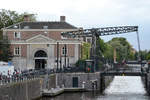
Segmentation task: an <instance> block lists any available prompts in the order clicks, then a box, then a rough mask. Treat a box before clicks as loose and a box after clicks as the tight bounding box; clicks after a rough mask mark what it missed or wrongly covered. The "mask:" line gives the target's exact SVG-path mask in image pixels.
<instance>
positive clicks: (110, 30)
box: [61, 26, 140, 69]
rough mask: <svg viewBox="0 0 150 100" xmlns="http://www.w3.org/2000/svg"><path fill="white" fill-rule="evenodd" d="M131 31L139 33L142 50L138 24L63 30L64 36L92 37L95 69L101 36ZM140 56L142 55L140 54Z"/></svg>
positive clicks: (92, 55)
mask: <svg viewBox="0 0 150 100" xmlns="http://www.w3.org/2000/svg"><path fill="white" fill-rule="evenodd" d="M129 32H136V33H137V40H138V48H139V51H140V42H139V35H138V26H118V27H104V28H92V29H79V30H78V31H69V32H62V33H61V34H62V36H63V37H67V38H80V37H92V44H91V59H92V60H94V62H95V63H94V69H95V68H96V62H97V61H96V59H97V55H96V47H97V43H96V41H97V40H98V38H99V37H100V36H107V35H117V34H124V33H129ZM139 58H140V56H139Z"/></svg>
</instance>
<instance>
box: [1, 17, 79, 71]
mask: <svg viewBox="0 0 150 100" xmlns="http://www.w3.org/2000/svg"><path fill="white" fill-rule="evenodd" d="M43 23H44V24H46V25H47V27H49V28H51V27H54V29H49V28H48V29H40V27H43ZM43 23H41V22H36V23H32V22H31V23H30V22H29V23H26V22H25V23H24V22H22V23H21V24H20V25H18V26H21V25H22V26H21V27H24V26H23V25H24V24H27V25H28V24H29V25H31V26H29V27H30V28H29V29H23V28H19V29H13V26H10V27H8V28H5V29H3V35H7V36H8V39H9V40H10V42H11V46H10V49H11V52H12V56H13V59H12V62H13V64H14V66H15V68H16V69H19V70H24V69H34V68H35V67H36V66H41V65H39V61H41V64H42V67H43V66H44V68H50V69H51V68H56V66H57V65H56V64H57V63H56V59H57V43H58V42H59V60H61V59H62V65H61V66H64V63H65V62H64V61H65V60H64V55H62V48H63V47H64V45H65V44H66V47H67V55H66V56H67V59H69V60H68V62H66V64H67V65H72V64H74V63H76V62H77V60H79V58H80V44H81V42H80V41H79V40H74V39H62V36H61V32H63V31H68V30H70V31H71V30H72V31H73V30H77V29H76V28H75V27H74V26H71V25H70V24H68V23H66V22H65V19H64V20H63V21H60V22H57V23H55V22H52V23H50V22H48V23H46V22H43ZM53 24H54V25H53ZM40 25H41V26H40ZM52 25H53V26H52ZM56 26H57V27H56ZM32 27H33V28H34V29H32ZM37 27H38V28H39V29H38V28H37ZM35 28H36V29H35ZM14 32H17V33H20V35H19V37H20V38H15V35H14ZM17 47H19V50H20V51H19V50H18V51H19V53H21V54H20V55H15V54H16V52H15V48H17ZM38 51H43V52H45V53H46V54H47V56H46V57H35V53H37V52H38ZM14 52H15V53H14ZM39 59H40V60H39ZM43 61H44V62H45V63H43Z"/></svg>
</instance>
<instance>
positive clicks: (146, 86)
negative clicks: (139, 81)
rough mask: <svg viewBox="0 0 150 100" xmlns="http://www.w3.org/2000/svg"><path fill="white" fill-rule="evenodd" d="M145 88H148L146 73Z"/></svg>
mask: <svg viewBox="0 0 150 100" xmlns="http://www.w3.org/2000/svg"><path fill="white" fill-rule="evenodd" d="M145 88H146V90H147V89H148V81H147V74H146V75H145Z"/></svg>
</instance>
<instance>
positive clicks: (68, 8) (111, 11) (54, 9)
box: [0, 0, 150, 50]
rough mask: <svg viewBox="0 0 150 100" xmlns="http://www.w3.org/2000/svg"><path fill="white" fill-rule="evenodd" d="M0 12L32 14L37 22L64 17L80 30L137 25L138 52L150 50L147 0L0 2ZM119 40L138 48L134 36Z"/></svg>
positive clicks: (148, 0)
mask: <svg viewBox="0 0 150 100" xmlns="http://www.w3.org/2000/svg"><path fill="white" fill-rule="evenodd" d="M0 9H7V10H8V9H9V10H15V11H17V12H19V13H23V12H29V13H35V14H37V18H38V20H40V21H59V16H61V15H65V16H66V20H67V22H69V23H71V24H73V25H75V26H77V27H83V28H99V27H109V26H125V25H138V26H139V35H140V43H141V49H142V50H145V49H147V50H150V28H149V27H150V0H2V1H1V6H0ZM117 36H118V35H115V36H105V37H102V38H103V39H104V40H105V41H108V40H110V39H111V38H113V37H117ZM119 37H126V38H127V40H128V41H129V42H130V43H131V44H132V45H133V47H134V48H136V49H137V39H136V33H127V34H124V35H119Z"/></svg>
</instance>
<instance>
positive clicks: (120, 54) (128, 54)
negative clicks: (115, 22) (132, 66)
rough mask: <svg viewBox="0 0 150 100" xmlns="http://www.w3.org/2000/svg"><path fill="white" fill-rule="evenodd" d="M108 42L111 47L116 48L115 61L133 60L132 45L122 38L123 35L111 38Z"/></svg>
mask: <svg viewBox="0 0 150 100" xmlns="http://www.w3.org/2000/svg"><path fill="white" fill-rule="evenodd" d="M108 44H109V45H110V46H111V47H112V48H113V49H115V50H116V53H117V61H119V62H121V61H123V60H133V59H134V53H133V51H132V46H131V45H130V43H129V42H128V41H127V40H126V39H125V38H123V37H119V38H118V37H117V38H113V39H112V40H110V41H109V42H108ZM111 52H112V51H111ZM112 53H113V52H112Z"/></svg>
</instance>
